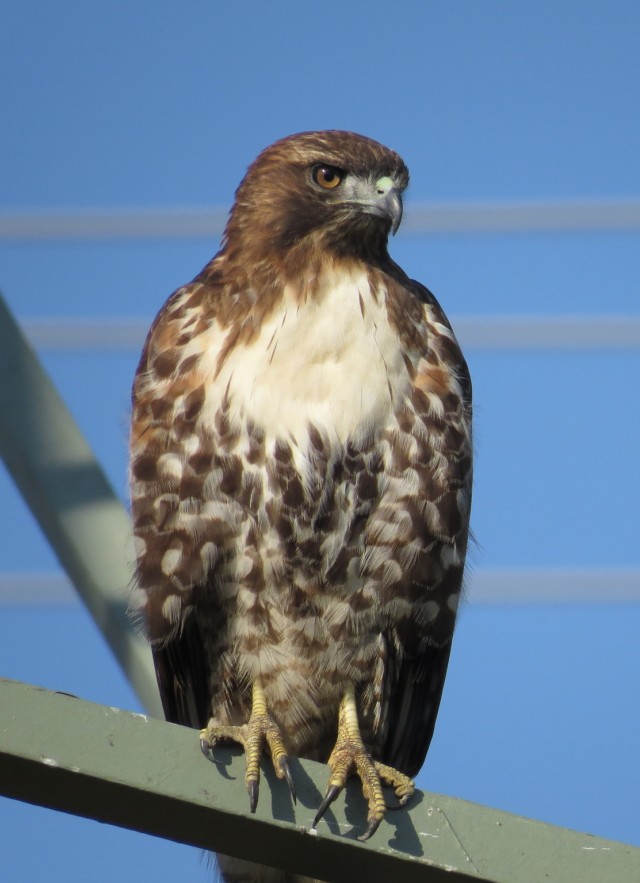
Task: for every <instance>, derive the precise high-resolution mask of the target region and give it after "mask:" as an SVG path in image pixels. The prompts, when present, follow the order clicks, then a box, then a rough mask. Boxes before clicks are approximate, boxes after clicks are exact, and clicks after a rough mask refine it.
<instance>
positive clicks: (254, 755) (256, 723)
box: [200, 682, 296, 812]
mask: <svg viewBox="0 0 640 883" xmlns="http://www.w3.org/2000/svg"><path fill="white" fill-rule="evenodd" d="M219 742H238V743H239V744H240V745H242V746H243V748H244V752H245V755H246V759H247V771H246V773H245V777H244V780H245V783H246V786H247V791H248V792H249V806H250V808H251V812H255V811H256V807H257V805H258V795H259V793H260V756H261V754H262V749H263V748H264V743H265V742H266V743H267V745H268V746H269V750H270V751H271V762H272V763H273V768H274V770H275V773H276V776H277V777H278V778H279V779H286V780H287V784H288V786H289V791H290V792H291V797H292V798H293V802H294V803H295V800H296V789H295V787H294V784H293V777H292V776H291V769H290V767H289V757H288V755H287V752H286V749H285V747H284V742H283V740H282V733H281V732H280V728H279V727H278V725H277V724H276V723H275V721H274V720H273V718H272V717H271V715H270V714H269V713H268V711H267V702H266V699H265V695H264V690H263V689H262V686H261V685H260V684H259V683H257V682H256V683H255V684H254V685H253V692H252V701H251V716H250V718H249V720H248V721H247V723H246V724H243V725H242V726H227V727H225V726H223V727H215V726H214V727H212V726H207V727H205V728H204V730H201V731H200V747H201V748H202V752H203V754H204V755H205V757H207V758H208V759H209V760H212V759H213V758H212V749H213V748H214V747H215V745H217V744H218V743H219Z"/></svg>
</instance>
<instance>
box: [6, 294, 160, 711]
mask: <svg viewBox="0 0 640 883" xmlns="http://www.w3.org/2000/svg"><path fill="white" fill-rule="evenodd" d="M0 457H2V458H3V459H4V461H5V463H6V465H7V468H8V470H9V472H10V473H11V475H12V477H13V479H14V481H15V483H16V484H17V486H18V488H19V490H20V492H21V493H22V495H23V497H24V498H25V500H26V502H27V504H28V505H29V508H30V509H31V511H32V512H33V514H34V516H35V517H36V519H37V521H38V522H39V524H40V527H41V528H42V531H43V532H44V534H45V536H46V537H47V539H48V541H49V543H50V544H51V547H52V548H53V550H54V552H55V553H56V555H57V556H58V560H59V561H60V563H61V564H62V566H63V567H64V569H65V570H66V572H67V573H68V575H69V577H70V578H71V580H72V582H73V584H74V585H75V587H76V589H77V590H78V592H79V593H80V595H81V596H82V599H83V601H84V603H85V604H86V605H87V607H88V608H89V611H90V612H91V615H92V616H93V618H94V619H95V621H96V623H97V625H98V627H99V628H100V629H101V631H102V633H103V635H104V636H105V638H106V640H107V642H108V643H109V645H110V647H111V649H112V651H113V652H114V654H115V656H116V658H117V659H118V661H119V662H120V665H121V666H122V668H123V669H124V671H125V674H126V675H127V677H128V678H129V680H130V682H131V684H132V686H133V688H134V690H135V691H136V693H137V695H138V696H139V698H140V700H141V701H142V703H143V705H144V707H145V708H146V709H147V710H148V711H149V712H150V713H152V714H155V715H157V716H158V717H162V716H163V715H162V710H161V707H160V699H159V696H158V688H157V686H156V679H155V675H154V673H153V665H152V662H151V654H150V651H149V647H148V645H147V643H146V641H145V640H144V639H143V638H142V637H141V636H139V635H137V634H136V633H135V631H134V630H133V628H132V627H131V623H130V622H129V621H128V619H127V614H126V606H127V590H128V586H129V584H130V582H131V577H132V575H133V561H134V560H135V556H134V553H133V543H132V539H131V526H130V522H129V517H128V515H127V512H126V510H125V508H124V506H123V505H122V503H121V502H120V500H119V499H118V497H117V496H116V494H115V493H114V491H113V489H112V488H111V485H110V484H109V481H108V480H107V478H106V477H105V474H104V472H103V471H102V469H101V467H100V465H99V463H98V462H97V460H96V458H95V456H94V455H93V452H92V451H91V448H90V447H89V445H88V444H87V442H86V441H85V439H84V436H83V435H82V433H81V432H80V430H79V429H78V426H77V425H76V423H75V421H74V419H73V417H72V416H71V414H70V413H69V410H68V408H67V407H66V405H65V404H64V402H63V401H62V399H61V397H60V395H59V394H58V392H57V390H56V389H55V387H54V385H53V383H52V382H51V380H50V379H49V377H48V376H47V374H46V372H45V371H44V369H43V367H42V365H41V363H40V360H39V359H38V357H37V355H36V354H35V353H34V352H33V350H32V348H31V346H30V345H29V343H28V341H27V340H26V338H25V337H24V335H23V334H22V331H21V330H20V328H19V326H18V324H17V322H16V321H15V319H14V318H13V316H12V315H11V313H10V312H9V310H8V308H7V305H6V303H5V302H4V301H3V299H2V297H0Z"/></svg>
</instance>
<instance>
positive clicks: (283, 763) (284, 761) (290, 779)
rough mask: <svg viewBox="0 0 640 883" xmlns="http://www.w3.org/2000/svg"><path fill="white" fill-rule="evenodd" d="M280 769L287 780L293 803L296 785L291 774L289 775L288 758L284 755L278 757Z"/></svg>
mask: <svg viewBox="0 0 640 883" xmlns="http://www.w3.org/2000/svg"><path fill="white" fill-rule="evenodd" d="M280 770H281V772H283V773H284V777H285V779H286V780H287V785H288V786H289V792H290V794H291V799H292V800H293V802H294V803H296V802H297V798H296V786H295V785H294V784H293V776H292V775H291V767H290V766H289V758H288V757H286V755H284V754H283V755H282V757H281V758H280Z"/></svg>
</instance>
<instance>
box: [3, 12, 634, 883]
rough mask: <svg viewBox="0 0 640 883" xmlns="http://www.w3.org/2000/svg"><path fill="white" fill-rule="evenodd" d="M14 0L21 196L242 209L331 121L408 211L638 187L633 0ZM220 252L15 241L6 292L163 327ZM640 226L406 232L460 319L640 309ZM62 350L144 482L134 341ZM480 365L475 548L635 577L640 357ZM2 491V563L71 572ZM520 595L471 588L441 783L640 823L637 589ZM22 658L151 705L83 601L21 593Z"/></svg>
mask: <svg viewBox="0 0 640 883" xmlns="http://www.w3.org/2000/svg"><path fill="white" fill-rule="evenodd" d="M5 7H6V8H5V9H4V10H3V27H2V33H0V81H1V82H2V83H3V88H2V92H1V93H0V109H1V114H2V115H1V119H2V120H3V133H2V138H1V139H0V210H2V211H3V212H12V211H14V212H17V211H31V210H33V211H36V210H45V209H46V210H60V211H63V210H74V209H86V210H96V211H98V210H105V209H111V210H116V209H121V208H145V209H149V210H153V209H155V208H158V209H160V208H171V207H180V208H200V207H206V206H228V205H230V203H231V200H232V198H233V192H234V190H235V187H236V186H237V184H238V182H239V180H240V178H241V177H242V174H243V173H244V170H245V168H246V166H247V164H248V163H249V162H250V161H251V160H252V159H253V158H254V156H255V155H256V154H257V152H258V151H259V150H260V149H261V148H262V147H264V146H265V145H267V144H268V143H270V142H271V141H273V140H274V139H275V138H278V137H281V136H283V135H286V134H289V133H291V132H295V131H300V130H304V129H310V128H325V127H331V128H348V129H353V130H355V131H360V132H362V133H364V134H368V135H370V136H372V137H374V138H377V139H379V140H381V141H383V142H384V143H387V144H388V145H389V146H391V147H394V148H395V149H396V150H398V151H399V152H400V153H401V154H402V155H403V157H404V158H405V160H406V162H407V164H408V165H409V167H410V169H411V173H412V182H411V187H410V191H409V194H408V198H407V207H406V212H407V217H410V214H411V205H412V203H415V204H424V203H427V204H428V203H430V202H436V203H442V202H449V201H454V202H459V201H462V202H467V201H470V202H493V201H503V200H507V201H509V200H530V199H534V200H542V199H550V200H556V199H558V200H559V199H571V198H594V199H598V198H599V199H605V198H620V199H623V198H632V197H635V198H638V197H640V164H639V163H638V156H640V115H638V113H637V96H638V94H639V92H640V60H639V58H638V52H637V34H638V32H639V29H640V8H639V7H638V6H637V4H636V3H634V2H632V0H628V2H621V0H617V2H616V0H614V2H607V3H604V2H584V3H581V4H575V3H569V2H566V0H560V2H557V0H556V2H546V0H540V2H535V3H534V2H522V3H517V4H516V3H509V2H507V0H502V2H497V0H493V2H491V0H485V2H483V3H478V2H475V0H465V2H463V0H450V2H447V3H444V2H440V3H435V2H424V3H418V2H412V3H406V2H405V3H403V2H399V3H397V4H396V5H395V6H394V7H393V9H392V8H391V6H390V5H389V4H387V3H384V4H383V3H381V2H377V0H371V2H367V3H364V2H356V0H343V2H342V3H340V4H331V3H329V4H325V5H324V6H323V7H322V8H321V9H320V8H317V7H314V6H307V5H305V4H301V3H299V2H295V3H294V2H274V3H273V4H264V3H258V2H248V0H245V2H236V3H234V4H231V3H205V2H195V0H184V2H182V3H180V4H175V3H168V2H159V0H155V2H150V0H137V2H123V0H114V2H111V3H109V4H95V3H93V4H87V3H82V2H79V0H68V2H66V3H65V4H51V3H45V2H43V0H23V2H21V3H13V4H5ZM216 246H217V242H216V239H215V236H212V237H211V239H210V240H207V239H205V238H198V239H192V240H183V239H176V240H167V241H162V242H158V241H147V240H131V241H126V242H123V241H116V240H113V241H102V242H87V241H82V242H68V241H67V242H56V241H50V242H40V241H30V242H15V241H14V242H10V241H0V289H1V290H2V291H3V294H4V296H5V297H6V299H7V301H8V302H9V304H10V306H11V308H12V309H13V310H14V312H15V313H16V315H17V316H18V318H19V319H20V320H22V321H24V322H28V321H30V320H32V321H33V320H36V319H42V318H54V319H58V320H67V319H69V320H71V319H74V318H77V317H80V318H92V319H96V320H102V319H104V320H127V319H130V320H137V321H139V320H143V321H145V322H150V321H151V319H152V317H153V315H154V314H155V312H156V311H157V310H158V309H159V307H160V306H161V304H162V302H163V301H164V299H165V298H166V297H167V296H168V294H169V293H170V292H171V291H172V290H173V288H175V287H176V286H178V285H179V284H182V283H183V282H185V281H188V280H189V279H190V278H192V277H193V276H194V275H195V273H196V272H197V271H198V270H199V269H200V267H201V266H202V265H203V264H204V263H205V262H206V261H207V260H208V259H209V258H210V256H211V255H212V254H213V252H214V251H215V249H216ZM638 247H639V241H638V232H637V231H635V232H634V231H626V232H616V231H609V232H597V231H596V232H593V231H592V232H585V233H577V232H560V233H558V232H545V233H537V234H515V233H513V234H508V233H507V234H497V233H494V234H488V233H487V234H478V235H471V234H465V235H444V234H435V235H430V236H419V235H416V234H408V233H405V234H403V231H402V228H401V231H400V233H399V234H398V236H397V237H396V239H395V240H394V242H393V243H392V253H393V255H394V257H395V258H396V259H397V260H398V261H399V262H400V263H401V264H402V265H403V267H404V268H405V269H406V270H407V272H409V273H410V275H412V276H414V277H415V278H417V279H420V280H421V281H423V282H424V283H426V284H427V285H428V286H429V287H430V288H431V289H432V290H434V291H435V292H436V294H437V295H438V297H439V298H440V300H441V302H442V304H443V306H444V307H445V309H446V310H447V312H448V313H449V314H450V315H451V316H452V317H453V319H454V320H455V317H456V316H460V317H465V316H466V317H469V316H471V317H473V316H477V317H482V316H494V315H510V316H521V317H527V316H531V315H534V316H536V315H544V316H565V315H584V316H592V317H593V316H599V315H618V316H628V317H634V316H635V317H637V316H638V314H639V313H640V279H639V275H640V274H639V271H638V266H639V264H638ZM41 355H42V358H43V360H44V361H45V364H46V366H47V368H48V370H49V371H50V373H51V375H52V376H53V378H54V380H55V382H56V384H57V385H58V387H59V389H60V390H61V392H62V394H63V396H64V398H65V400H66V401H67V403H68V404H69V406H70V408H71V410H72V412H73V413H74V416H75V417H76V419H77V421H78V422H79V424H80V426H81V427H82V430H83V431H84V433H85V434H86V435H87V437H88V439H89V441H90V443H91V444H92V446H93V448H94V450H95V451H96V453H97V455H98V457H99V459H100V461H101V462H102V463H103V464H104V467H105V469H106V470H107V472H108V474H109V477H110V479H111V481H112V483H113V485H114V487H115V488H116V490H117V491H118V492H119V493H121V494H122V495H123V497H124V495H125V493H126V481H125V476H126V471H125V470H126V467H125V464H126V432H127V419H128V416H127V415H128V396H129V388H130V383H131V379H132V376H133V371H134V370H135V364H136V360H137V353H136V352H135V351H134V350H133V349H130V350H122V351H106V350H105V351H102V350H99V349H96V350H95V351H88V352H87V351H84V352H82V351H78V350H75V351H62V352H61V351H56V350H51V349H49V350H47V349H43V351H42V353H41ZM468 360H469V363H470V366H471V369H472V373H473V377H474V386H475V401H476V449H477V480H476V486H475V500H474V506H475V508H474V519H473V520H474V529H475V533H476V535H477V537H478V541H479V546H478V548H477V549H476V550H475V552H474V554H473V563H474V567H476V568H478V569H482V568H501V567H514V568H539V567H560V568H561V567H594V568H617V567H626V568H636V570H637V569H638V568H639V567H640V550H639V544H638V535H637V533H638V531H637V527H638V523H639V518H638V498H639V495H640V471H639V470H638V467H637V452H638V449H639V446H640V445H639V443H640V420H639V417H638V404H637V392H636V390H637V386H638V379H639V377H640V351H639V350H638V349H637V348H636V349H631V348H630V349H626V350H622V349H620V350H599V351H592V350H589V351H562V350H552V351H544V350H543V351H541V350H538V351H526V350H523V351H517V350H506V351H502V350H500V351H487V350H470V351H469V353H468ZM5 380H6V379H5ZM0 500H1V502H0V518H2V520H3V522H4V524H5V525H6V526H5V527H3V544H2V546H1V547H0V576H1V575H2V574H3V573H4V574H11V573H21V572H27V571H29V572H44V573H47V572H52V573H53V572H54V571H57V570H58V565H57V562H56V560H55V556H54V555H53V553H52V552H51V551H50V550H49V549H48V548H47V546H46V543H45V542H44V540H43V539H42V538H41V535H40V533H39V530H38V528H37V526H35V525H34V523H33V520H32V519H31V516H30V515H29V513H28V511H27V510H26V507H25V505H24V503H23V502H22V500H21V499H20V497H19V496H18V495H17V493H16V492H15V490H14V489H13V486H12V484H11V481H10V479H9V478H8V477H7V476H6V475H5V474H4V472H3V473H1V474H0ZM517 600H518V599H517V598H514V599H513V603H505V604H502V605H486V604H485V605H483V604H480V603H478V604H476V603H473V598H472V599H471V603H470V604H469V605H468V606H467V608H466V609H465V610H464V611H463V614H462V617H461V622H460V628H459V630H458V633H457V636H456V641H455V648H454V653H453V657H452V663H451V668H450V675H449V678H448V682H447V688H446V690H445V698H444V700H443V705H442V711H441V715H440V718H439V722H438V726H437V729H436V737H435V740H434V743H433V747H432V750H431V752H430V755H429V758H428V760H427V764H426V766H425V768H424V770H423V772H422V774H421V777H420V780H419V783H420V784H421V785H422V786H423V787H425V788H428V789H430V790H434V791H440V792H443V793H447V794H450V795H452V796H459V797H465V798H468V799H471V800H475V801H477V802H480V803H486V804H490V805H493V806H496V807H499V808H502V809H506V810H510V811H513V812H518V813H520V814H522V815H528V816H532V817H535V818H541V819H544V820H547V821H549V822H553V823H556V824H562V825H566V826H568V827H574V828H578V829H582V830H587V831H589V832H592V833H596V834H600V835H602V836H607V837H611V838H615V839H620V840H625V841H627V842H634V843H636V844H639V845H640V839H639V835H638V831H637V825H636V823H635V819H636V818H637V806H638V803H639V802H640V775H639V773H638V766H637V761H636V756H637V745H638V743H639V742H640V712H639V711H638V703H637V691H638V683H639V679H640V663H639V660H638V652H637V634H638V630H639V628H640V607H639V606H638V605H637V604H626V605H622V604H611V603H606V602H605V601H602V602H601V603H598V604H592V605H580V604H561V603H557V604H553V605H543V604H533V603H529V604H525V605H523V604H517V603H515V602H517ZM0 675H1V676H6V677H12V678H16V679H20V680H25V681H29V682H32V683H37V684H41V685H44V686H47V687H51V688H55V689H61V690H66V691H68V692H73V693H77V694H78V695H80V696H83V697H85V698H87V699H91V700H94V701H98V702H104V703H107V704H109V705H121V706H122V707H125V708H135V707H137V705H136V699H135V697H133V695H132V694H131V692H130V690H129V688H128V686H127V684H126V683H125V682H124V680H123V678H122V676H121V674H120V672H119V670H118V668H117V666H116V664H115V663H114V662H113V660H112V659H111V657H110V655H109V652H108V650H107V649H106V648H105V645H104V643H103V641H102V638H101V636H100V635H99V633H98V632H97V631H96V629H95V627H94V626H93V624H92V623H91V621H90V620H89V618H88V616H87V614H86V613H85V612H84V611H83V610H82V608H81V607H80V606H79V605H57V606H53V605H52V606H38V607H36V606H33V605H31V606H26V605H25V606H19V605H14V606H8V605H6V604H5V605H1V604H0ZM0 714H1V710H0ZM0 825H1V826H2V829H3V830H4V831H7V832H8V833H9V836H7V840H6V843H4V844H3V866H5V867H8V868H9V869H10V874H9V876H8V879H11V880H15V881H20V883H22V881H31V880H34V879H36V878H37V877H41V878H44V879H52V880H57V879H60V880H62V879H64V880H69V881H74V880H84V879H86V876H87V874H88V873H91V876H92V879H94V880H96V881H98V883H99V881H102V880H105V881H106V880H111V879H113V876H114V874H119V875H120V876H122V875H123V874H126V878H127V879H128V878H131V879H133V878H134V876H135V878H136V879H138V880H140V881H145V880H149V881H151V880H155V879H156V878H157V875H158V874H160V873H164V874H165V875H166V876H167V877H171V878H176V877H180V878H184V879H192V880H201V879H202V880H204V879H205V878H206V872H205V869H204V866H203V865H202V863H201V862H200V858H199V855H198V853H197V852H195V851H193V850H189V849H187V848H186V847H181V846H177V845H174V844H168V843H164V842H161V841H159V840H154V839H152V838H146V837H142V836H140V835H133V834H130V833H128V832H122V831H119V830H117V829H111V828H109V827H107V826H102V825H98V824H97V823H93V822H88V821H83V820H76V819H72V818H69V817H67V816H63V815H58V814H53V813H48V812H46V811H44V810H39V809H34V808H31V807H27V806H24V805H20V804H17V803H15V802H12V801H6V800H0ZM34 831H37V837H36V838H34ZM34 841H35V842H36V843H37V847H36V848H29V849H28V850H27V849H26V848H25V844H26V843H31V844H33V843H34ZM96 857H98V860H97V861H96Z"/></svg>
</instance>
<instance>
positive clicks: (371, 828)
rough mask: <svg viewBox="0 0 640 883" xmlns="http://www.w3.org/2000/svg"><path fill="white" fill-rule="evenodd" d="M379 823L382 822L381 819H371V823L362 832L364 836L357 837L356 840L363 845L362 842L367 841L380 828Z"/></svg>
mask: <svg viewBox="0 0 640 883" xmlns="http://www.w3.org/2000/svg"><path fill="white" fill-rule="evenodd" d="M381 821H382V819H371V821H370V822H369V824H368V825H367V830H366V831H365V832H364V834H361V835H360V836H359V837H358V840H360V842H361V843H364V841H365V840H368V839H369V837H373V835H374V834H375V833H376V831H377V830H378V828H379V827H380V822H381Z"/></svg>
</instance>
